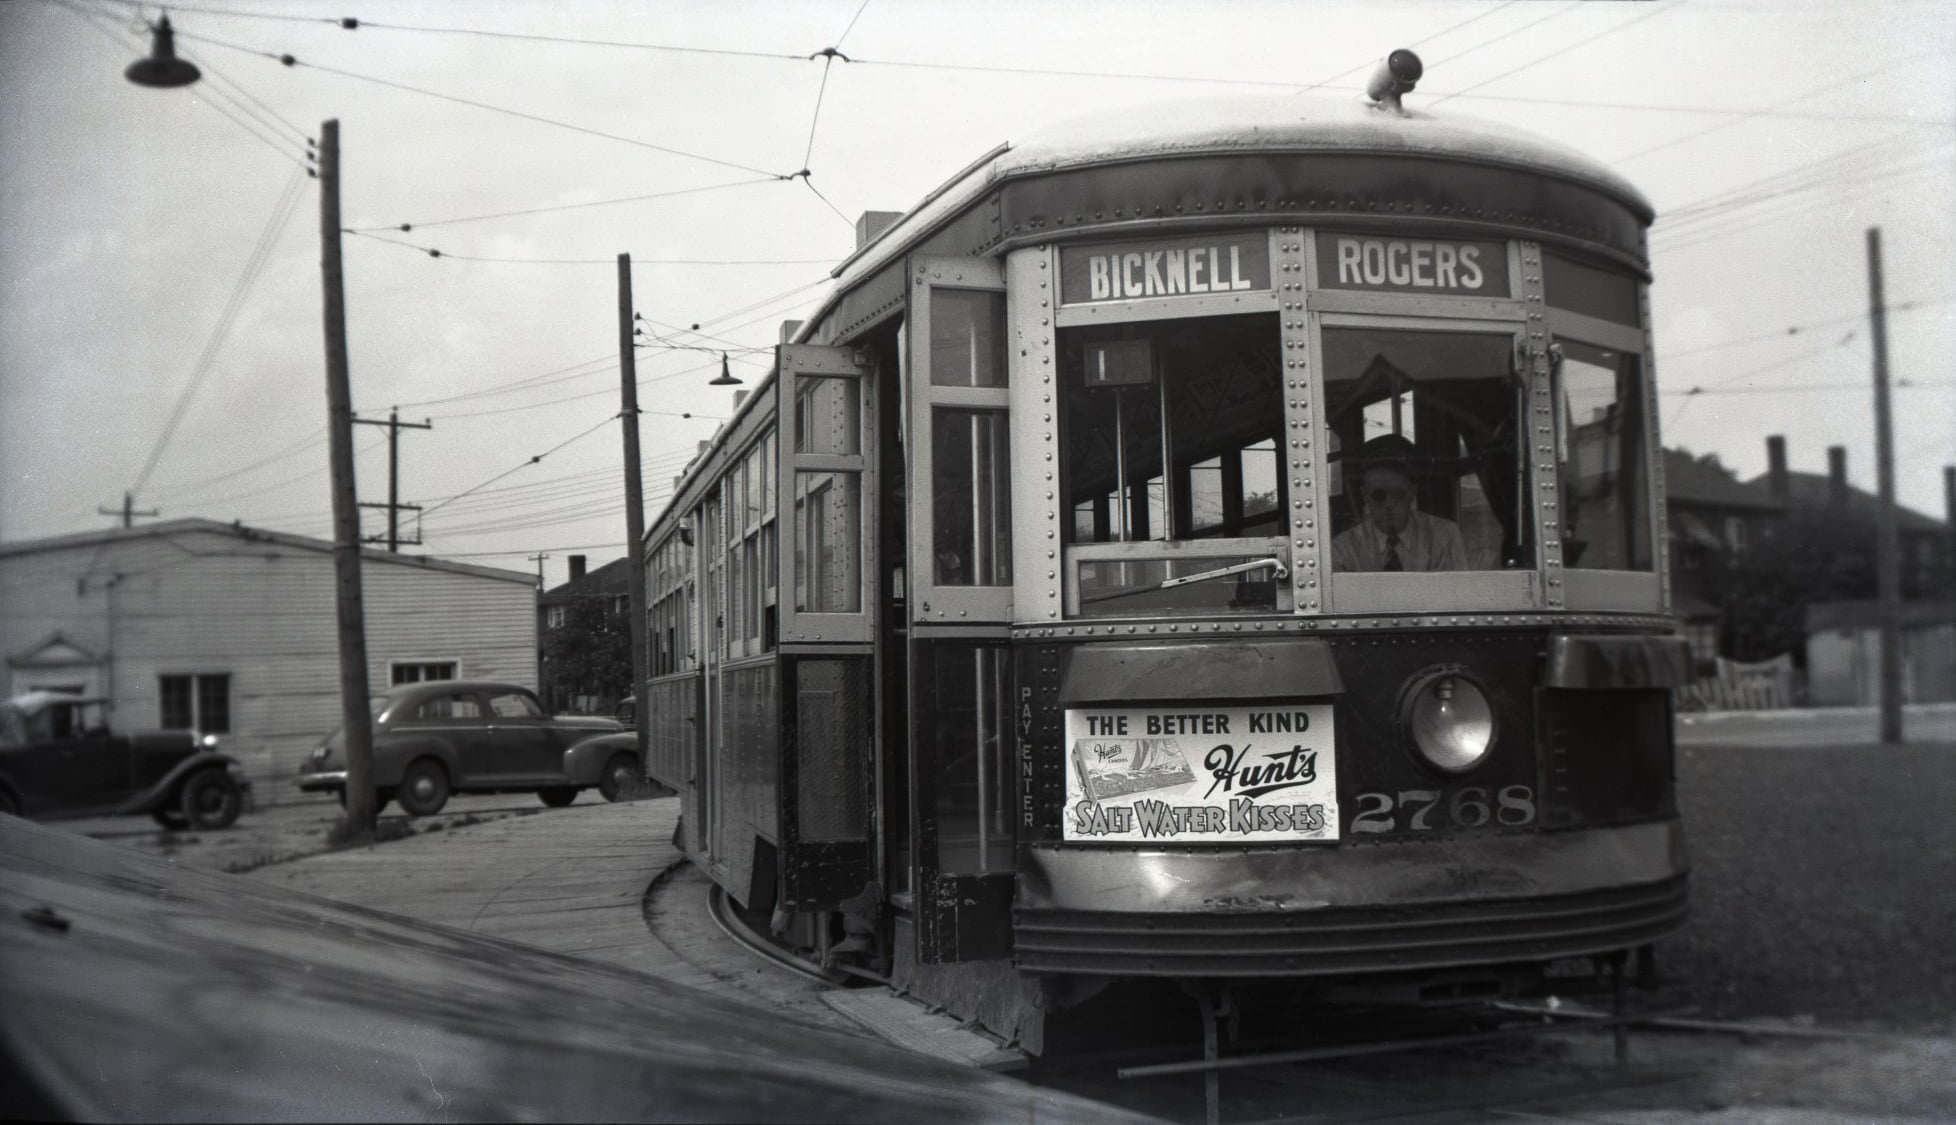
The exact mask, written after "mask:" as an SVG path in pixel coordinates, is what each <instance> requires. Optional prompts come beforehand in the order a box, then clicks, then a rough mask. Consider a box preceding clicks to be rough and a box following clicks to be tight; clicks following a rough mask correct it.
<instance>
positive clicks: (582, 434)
mask: <svg viewBox="0 0 1956 1125" xmlns="http://www.w3.org/2000/svg"><path fill="white" fill-rule="evenodd" d="M617 417H618V415H617V414H610V415H607V416H606V417H604V418H602V419H600V420H599V421H598V422H597V424H595V425H593V426H591V427H590V428H589V429H584V430H579V431H578V432H577V433H575V434H572V435H571V436H570V437H567V438H565V439H564V440H563V441H560V442H558V443H557V444H556V445H553V446H551V447H550V448H549V449H546V450H544V451H543V452H542V453H539V454H537V455H536V456H534V457H531V458H530V459H529V460H527V461H524V462H523V463H522V464H520V465H517V466H515V467H513V468H509V469H505V470H503V471H502V472H500V473H497V474H496V475H495V476H493V477H490V478H489V479H488V480H485V481H483V482H482V483H481V484H477V485H472V486H470V487H468V488H465V489H463V490H462V491H460V492H457V493H456V494H455V495H453V496H450V497H449V498H448V499H446V500H443V501H441V502H440V503H438V504H435V505H433V506H431V507H428V508H424V509H422V511H421V515H422V518H424V519H425V518H426V517H427V516H428V515H429V514H430V513H433V512H437V511H440V510H441V509H442V508H445V507H447V506H448V505H450V504H453V503H454V502H455V501H457V500H460V499H461V498H462V497H464V496H467V495H469V494H470V493H472V492H476V491H479V490H480V489H483V488H487V487H488V486H490V485H492V484H494V483H496V482H497V481H499V480H501V479H503V478H504V477H506V476H509V475H510V474H511V473H517V472H521V471H523V470H524V469H527V468H529V467H530V466H531V465H535V464H537V463H538V462H540V461H542V460H543V459H544V458H545V457H548V456H550V455H551V454H552V453H555V452H557V451H558V450H560V449H562V448H564V447H565V446H567V445H569V444H571V443H572V442H574V441H577V440H578V439H580V438H584V437H588V436H589V435H591V434H594V433H596V432H598V431H599V430H600V429H603V428H604V427H605V426H606V425H609V424H610V423H611V422H612V421H614V420H616V419H617Z"/></svg>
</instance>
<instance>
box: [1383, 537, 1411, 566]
mask: <svg viewBox="0 0 1956 1125" xmlns="http://www.w3.org/2000/svg"><path fill="white" fill-rule="evenodd" d="M1385 569H1387V570H1404V569H1406V564H1405V563H1403V562H1401V561H1399V537H1398V536H1397V535H1388V536H1386V560H1385Z"/></svg>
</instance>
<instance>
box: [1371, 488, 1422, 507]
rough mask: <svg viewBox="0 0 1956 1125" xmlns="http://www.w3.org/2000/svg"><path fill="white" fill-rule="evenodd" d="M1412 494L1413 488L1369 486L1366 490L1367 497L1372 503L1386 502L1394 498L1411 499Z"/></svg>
mask: <svg viewBox="0 0 1956 1125" xmlns="http://www.w3.org/2000/svg"><path fill="white" fill-rule="evenodd" d="M1412 495H1413V490H1412V489H1410V488H1368V489H1366V490H1365V499H1366V501H1367V502H1368V503H1372V504H1384V503H1386V502H1388V501H1392V500H1409V499H1411V498H1412Z"/></svg>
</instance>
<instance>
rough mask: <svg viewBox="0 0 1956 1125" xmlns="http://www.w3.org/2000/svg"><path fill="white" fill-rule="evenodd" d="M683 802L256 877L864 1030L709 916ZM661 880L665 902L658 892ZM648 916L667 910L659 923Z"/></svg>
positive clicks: (302, 864) (497, 824)
mask: <svg viewBox="0 0 1956 1125" xmlns="http://www.w3.org/2000/svg"><path fill="white" fill-rule="evenodd" d="M678 817H679V801H678V800H676V799H673V798H655V799H652V800H645V801H628V802H625V803H622V804H616V805H609V804H583V803H580V804H577V805H573V806H571V807H570V808H567V809H553V810H545V811H543V812H540V813H537V814H536V815H531V816H510V817H505V818H503V819H498V820H494V821H487V822H483V823H476V824H468V825H466V826H463V827H458V828H455V829H451V830H449V831H445V832H424V833H421V834H419V835H416V836H414V837H412V838H409V839H405V840H397V841H394V842H392V843H387V844H382V845H379V846H376V847H370V848H354V849H349V850H346V851H338V852H329V853H326V854H323V855H314V856H308V857H306V858H304V859H299V860H294V861H292V862H289V863H280V864H275V865H272V866H269V867H263V868H260V869H258V870H256V871H254V872H252V873H251V874H250V875H249V876H248V877H249V878H253V879H257V880H259V881H260V882H264V883H268V884H273V885H276V886H282V887H289V888H291V889H293V890H299V891H306V892H309V893H311V894H316V895H321V896H323V897H326V898H330V899H335V900H337V901H340V902H347V903H352V904H354V905H356V906H364V907H369V908H371V909H374V910H384V911H387V912H389V913H392V914H401V915H405V916H407V917H410V918H415V919H419V920H421V921H426V922H436V923H439V924H441V925H445V926H454V927H456V928H457V929H462V930H469V931H471V932H474V933H478V934H485V935H488V936H491V937H498V938H504V939H507V940H510V941H518V942H522V943H523V944H525V945H530V946H535V947H536V948H539V949H547V950H549V951H551V952H553V953H563V954H569V955H571V956H574V957H583V958H589V959H591V960H594V961H601V962H605V963H607V964H612V965H617V966H620V967H622V968H628V969H633V970H636V971H639V972H644V973H650V974H652V975H654V976H657V977H660V978H661V979H664V980H668V981H671V982H673V983H674V984H681V985H686V986H688V987H691V988H697V989H699V990H701V991H703V992H707V993H711V994H713V995H716V996H720V997H723V998H725V999H729V1000H733V1001H736V1002H739V1003H743V1004H749V1005H756V1006H759V1007H762V1008H771V1007H778V1008H783V1009H787V1010H789V1011H792V1012H794V1013H795V1014H796V1015H798V1016H799V1017H800V1018H802V1019H805V1020H809V1021H812V1022H815V1023H819V1024H823V1025H825V1026H829V1027H835V1028H839V1029H846V1030H848V1031H851V1032H854V1033H857V1034H860V1033H861V1032H862V1031H863V1028H862V1027H861V1026H860V1025H859V1024H857V1023H855V1022H854V1021H852V1020H849V1019H847V1018H845V1017H843V1016H842V1015H840V1014H838V1013H837V1012H836V1011H835V1010H834V1009H832V1008H831V1007H829V1005H827V1004H825V1003H824V1002H823V1001H822V994H823V993H824V992H826V991H828V989H826V988H825V987H824V986H822V985H819V984H817V983H815V982H814V981H811V980H809V979H807V978H804V977H800V976H797V975H796V974H793V973H790V972H787V971H786V970H783V969H780V968H778V967H776V966H774V965H771V964H769V963H767V962H765V961H763V960H762V959H760V958H759V957H756V956H754V955H753V954H752V953H750V952H748V951H747V950H745V949H743V948H741V947H739V946H736V945H734V944H733V942H732V941H731V940H729V939H728V938H727V937H726V936H725V935H724V934H722V933H721V932H720V931H719V929H718V928H717V927H716V926H715V924H714V923H713V921H712V920H711V919H710V918H709V917H708V915H707V910H706V891H707V887H708V883H707V881H706V879H705V877H704V876H701V875H699V874H698V873H697V872H696V871H694V870H693V869H692V868H691V867H690V866H688V865H686V864H685V863H684V862H683V860H684V858H685V857H684V855H683V854H682V853H681V852H680V850H679V849H678V848H676V847H674V846H673V844H672V834H673V827H674V825H675V823H676V822H677V820H678ZM655 881H662V885H661V887H660V890H661V894H660V895H659V896H658V897H659V902H657V903H654V902H651V901H650V896H648V888H650V887H652V884H653V883H654V882H655ZM648 909H649V910H652V911H656V912H659V917H658V918H657V923H658V924H656V925H654V924H652V922H653V921H654V919H652V918H649V917H648Z"/></svg>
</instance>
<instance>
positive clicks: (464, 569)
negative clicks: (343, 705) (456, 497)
mask: <svg viewBox="0 0 1956 1125" xmlns="http://www.w3.org/2000/svg"><path fill="white" fill-rule="evenodd" d="M191 532H197V533H201V534H210V535H225V536H229V537H231V538H234V539H237V540H239V541H240V542H245V543H277V544H279V545H280V546H284V547H292V548H295V549H298V550H301V551H317V552H319V553H321V554H328V555H330V554H332V553H333V544H332V543H330V542H328V541H327V540H324V539H314V538H312V537H310V536H306V535H293V534H290V533H289V532H284V531H266V530H264V529H263V528H256V527H247V526H245V525H244V524H243V523H219V522H218V521H217V520H211V519H204V518H202V517H199V516H188V517H185V518H183V519H175V520H158V521H157V522H155V523H146V524H139V525H137V526H135V527H112V528H107V529H105V530H102V531H84V532H79V533H77V534H74V535H57V536H54V537H52V538H48V539H22V540H19V541H17V542H13V543H0V558H8V557H11V556H14V555H32V554H38V553H40V552H44V551H63V550H70V549H73V548H75V547H93V546H96V545H97V544H107V543H119V542H124V541H134V540H138V539H168V538H170V537H171V536H174V535H184V534H188V533H191ZM360 558H361V561H362V562H368V563H386V564H388V565H390V566H405V567H408V568H410V569H413V570H442V571H447V572H449V573H451V574H467V575H471V576H473V577H476V578H492V579H495V580H497V581H499V582H520V583H522V584H523V585H525V586H535V585H536V578H535V576H534V575H530V574H526V573H524V572H523V571H520V570H502V569H499V568H497V567H491V566H475V565H472V564H470V563H458V562H450V561H448V560H447V559H438V558H434V557H433V556H430V555H400V554H395V553H394V552H392V551H380V550H374V549H372V548H364V547H363V548H361V550H360Z"/></svg>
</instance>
